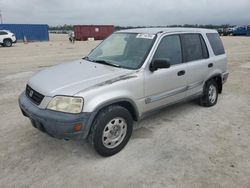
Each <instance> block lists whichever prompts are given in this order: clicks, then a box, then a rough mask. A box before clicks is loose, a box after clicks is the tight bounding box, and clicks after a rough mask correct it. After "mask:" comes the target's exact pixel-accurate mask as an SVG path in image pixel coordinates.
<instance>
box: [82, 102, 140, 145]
mask: <svg viewBox="0 0 250 188" xmlns="http://www.w3.org/2000/svg"><path fill="white" fill-rule="evenodd" d="M111 105H120V106H122V107H124V108H126V109H127V110H128V111H129V112H130V114H131V116H132V118H133V120H134V121H138V120H139V111H138V108H137V106H136V104H135V103H134V102H133V101H132V100H131V99H129V98H119V99H114V100H110V101H106V102H105V103H102V104H99V105H98V106H97V107H96V108H95V110H94V111H93V112H92V115H91V117H90V119H89V122H88V126H87V130H86V137H87V138H88V140H89V141H90V140H91V139H89V136H90V133H91V128H92V125H93V122H94V121H95V118H96V117H97V116H98V114H99V112H100V111H101V110H102V109H104V108H106V107H108V106H111Z"/></svg>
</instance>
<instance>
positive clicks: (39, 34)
mask: <svg viewBox="0 0 250 188" xmlns="http://www.w3.org/2000/svg"><path fill="white" fill-rule="evenodd" d="M48 28H49V26H48V25H46V24H0V30H9V31H11V32H12V33H14V34H15V35H16V38H17V40H18V41H23V40H25V39H26V40H27V41H29V42H31V41H49V32H48Z"/></svg>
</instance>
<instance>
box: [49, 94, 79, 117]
mask: <svg viewBox="0 0 250 188" xmlns="http://www.w3.org/2000/svg"><path fill="white" fill-rule="evenodd" d="M82 107H83V98H81V97H67V96H55V97H54V98H53V99H52V100H51V101H50V103H49V105H48V106H47V109H50V110H55V111H60V112H68V113H74V114H77V113H80V112H81V111H82Z"/></svg>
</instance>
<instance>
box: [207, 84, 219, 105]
mask: <svg viewBox="0 0 250 188" xmlns="http://www.w3.org/2000/svg"><path fill="white" fill-rule="evenodd" d="M216 96H217V90H216V87H215V86H214V85H210V86H209V89H208V100H209V101H210V102H211V103H214V102H215V101H216Z"/></svg>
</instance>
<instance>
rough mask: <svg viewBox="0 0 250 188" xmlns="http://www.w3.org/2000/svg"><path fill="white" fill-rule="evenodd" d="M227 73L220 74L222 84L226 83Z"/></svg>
mask: <svg viewBox="0 0 250 188" xmlns="http://www.w3.org/2000/svg"><path fill="white" fill-rule="evenodd" d="M228 75H229V72H224V73H222V83H223V84H224V83H225V82H226V81H227V78H228Z"/></svg>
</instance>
